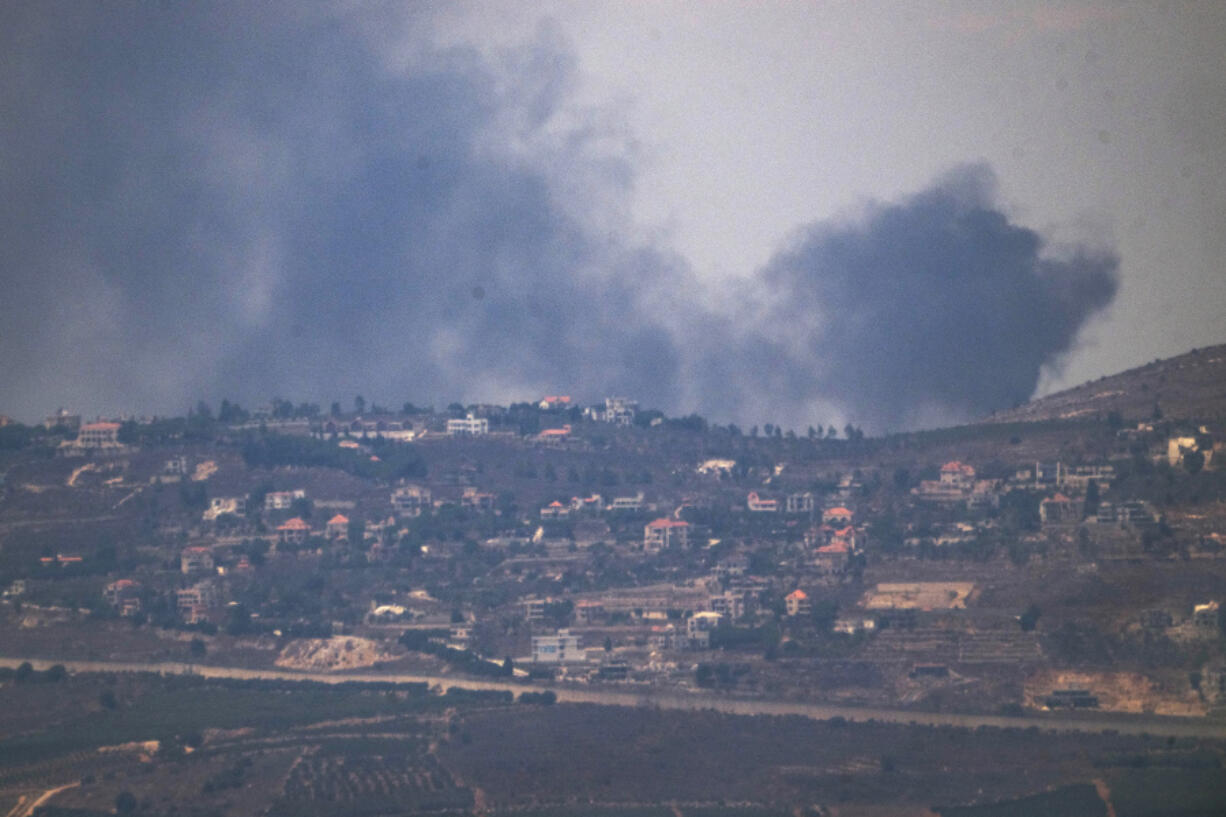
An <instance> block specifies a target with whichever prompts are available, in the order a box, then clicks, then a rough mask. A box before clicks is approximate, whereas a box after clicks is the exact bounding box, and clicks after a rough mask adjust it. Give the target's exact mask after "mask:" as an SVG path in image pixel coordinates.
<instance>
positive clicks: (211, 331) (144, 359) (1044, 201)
mask: <svg viewBox="0 0 1226 817" xmlns="http://www.w3.org/2000/svg"><path fill="white" fill-rule="evenodd" d="M531 7H532V9H533V10H532V11H531V12H529V11H528V10H527V8H528V4H523V3H460V4H438V5H437V7H436V8H431V7H428V6H425V5H422V4H407V5H400V4H369V3H355V2H344V3H337V4H335V5H333V6H326V5H323V4H317V5H310V4H308V5H307V6H306V10H304V8H303V7H302V4H285V5H284V6H279V5H278V4H257V5H255V6H252V5H251V4H238V3H235V4H215V5H210V4H190V7H187V6H185V5H181V4H176V3H160V4H154V3H150V4H145V5H141V6H137V5H133V4H125V5H119V4H115V5H107V6H106V7H102V4H99V5H98V7H89V6H86V5H83V4H77V3H54V2H31V3H20V2H19V3H10V4H7V5H6V6H5V7H4V8H3V9H0V102H3V106H4V110H5V111H6V112H7V113H6V115H5V117H4V120H3V121H2V122H0V194H2V196H3V204H2V205H0V207H2V208H3V209H0V242H2V243H0V274H2V275H3V276H4V284H5V294H4V297H3V304H0V321H3V329H2V331H0V356H2V358H0V359H3V361H4V363H3V370H2V371H0V401H2V402H3V405H0V411H2V412H6V413H9V414H13V415H15V416H18V417H21V418H23V419H34V418H37V417H39V416H41V415H42V414H44V413H46V412H49V411H51V410H53V409H55V408H56V407H57V406H59V405H64V406H67V407H69V408H72V409H76V410H80V411H83V412H85V413H87V414H94V413H113V412H137V413H149V412H163V413H164V412H181V411H183V410H184V409H185V408H186V407H187V406H189V405H191V404H192V403H194V401H195V400H196V399H197V398H200V397H203V398H205V399H208V400H210V401H213V402H216V401H218V400H220V398H221V397H223V396H229V397H231V398H232V399H240V400H242V401H244V402H253V401H262V400H266V399H268V398H269V397H271V396H273V395H274V394H277V395H280V396H284V397H289V398H291V399H295V400H304V399H309V400H315V401H324V402H329V401H331V400H332V399H343V400H345V401H346V402H348V401H350V400H351V399H352V396H353V395H354V394H356V393H362V394H364V395H365V396H366V397H367V399H368V400H369V399H374V400H377V401H379V402H381V403H384V404H389V405H393V406H398V405H399V404H400V403H401V402H403V401H405V400H413V401H415V402H431V401H434V402H439V401H442V402H450V401H451V400H453V399H459V400H464V401H502V402H506V401H510V400H516V399H532V398H537V397H539V396H540V393H541V392H549V393H552V392H555V391H564V392H565V391H571V392H575V393H576V396H578V397H580V398H581V399H585V400H594V399H598V398H599V397H602V396H603V395H604V394H605V393H613V392H618V391H627V392H632V394H631V396H634V397H638V398H639V399H640V400H642V401H643V402H644V403H647V404H650V405H659V406H660V407H662V408H665V409H667V410H669V411H689V410H698V411H702V412H703V413H708V414H710V415H712V416H714V417H716V418H718V419H724V420H728V419H733V420H736V421H738V422H741V423H743V424H746V425H748V424H751V423H755V422H762V421H768V420H772V419H774V420H775V421H782V422H786V423H789V424H798V425H802V424H804V423H806V422H813V423H816V422H832V421H837V422H839V423H840V424H842V422H845V421H852V422H857V423H861V424H864V425H865V426H866V427H868V428H870V429H872V430H875V431H884V430H891V429H896V428H901V427H908V426H915V425H932V424H934V423H944V422H957V421H961V420H966V419H971V418H973V417H975V416H980V415H982V414H983V413H985V412H986V411H990V410H991V409H992V408H1004V407H1006V405H1007V404H1009V403H1012V402H1016V401H1018V400H1022V399H1026V397H1028V396H1030V393H1032V392H1033V391H1035V390H1036V389H1037V390H1038V391H1039V392H1043V391H1046V390H1051V389H1054V388H1058V387H1062V386H1067V385H1075V384H1076V383H1079V382H1081V381H1083V380H1086V379H1090V378H1093V377H1098V376H1100V375H1103V374H1110V373H1113V372H1115V371H1118V370H1120V369H1123V368H1127V367H1129V366H1133V365H1137V364H1140V363H1143V362H1146V361H1148V360H1152V359H1154V358H1156V357H1163V356H1169V355H1173V354H1178V353H1181V352H1184V351H1187V350H1188V349H1190V348H1192V347H1195V346H1203V345H1209V344H1213V343H1220V342H1224V341H1226V320H1224V319H1223V315H1226V269H1224V267H1223V262H1222V259H1223V258H1226V6H1224V5H1223V4H1221V3H1213V2H1204V3H1181V2H1168V3H1161V4H1158V3H1106V2H1100V3H1095V2H1086V3H1078V2H1066V3H1065V2H1062V3H1055V2H1044V3H1025V2H1000V3H994V2H986V0H979V1H977V2H973V3H970V2H968V3H952V2H910V3H894V2H880V3H874V2H822V3H770V2H755V3H748V2H740V3H733V2H710V1H709V0H708V1H707V2H702V3H697V2H691V3H664V2H651V3H646V2H633V3H631V2H624V3H597V2H574V3H548V2H546V3H536V4H531ZM966 347H971V348H972V349H973V350H974V352H975V353H974V354H971V353H970V352H968V351H966ZM955 369H956V370H958V371H957V372H956V373H955V372H954V370H955Z"/></svg>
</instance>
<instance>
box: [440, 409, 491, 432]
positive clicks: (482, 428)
mask: <svg viewBox="0 0 1226 817" xmlns="http://www.w3.org/2000/svg"><path fill="white" fill-rule="evenodd" d="M447 433H448V434H450V435H451V436H453V437H480V436H483V435H485V434H489V433H490V421H489V420H488V419H486V418H485V417H477V416H475V415H474V414H472V413H471V412H470V413H469V415H468V416H467V417H464V418H458V417H453V418H452V419H450V420H448V421H447Z"/></svg>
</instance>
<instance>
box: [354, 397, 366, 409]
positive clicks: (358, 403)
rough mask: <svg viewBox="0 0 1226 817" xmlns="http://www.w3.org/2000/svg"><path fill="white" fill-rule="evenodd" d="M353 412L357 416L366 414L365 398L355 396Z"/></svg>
mask: <svg viewBox="0 0 1226 817" xmlns="http://www.w3.org/2000/svg"><path fill="white" fill-rule="evenodd" d="M353 410H354V411H356V412H357V413H358V414H365V413H366V398H365V397H363V396H362V395H360V394H359V395H357V396H356V397H354V398H353Z"/></svg>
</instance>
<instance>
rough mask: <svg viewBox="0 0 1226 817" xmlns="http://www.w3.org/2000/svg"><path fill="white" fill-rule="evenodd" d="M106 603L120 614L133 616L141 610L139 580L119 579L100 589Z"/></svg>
mask: <svg viewBox="0 0 1226 817" xmlns="http://www.w3.org/2000/svg"><path fill="white" fill-rule="evenodd" d="M102 597H103V598H104V599H106V602H107V604H109V605H111V606H112V607H114V608H115V609H116V610H117V611H119V615H121V616H134V615H136V614H137V613H139V612H140V611H141V601H140V582H138V581H134V580H132V579H119V580H117V581H113V582H111V583H110V584H108V585H107V586H106V587H104V588H103V589H102Z"/></svg>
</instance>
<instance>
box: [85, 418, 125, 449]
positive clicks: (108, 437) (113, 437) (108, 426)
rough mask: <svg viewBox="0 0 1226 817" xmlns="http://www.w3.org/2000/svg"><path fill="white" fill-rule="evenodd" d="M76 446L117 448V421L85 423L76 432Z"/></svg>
mask: <svg viewBox="0 0 1226 817" xmlns="http://www.w3.org/2000/svg"><path fill="white" fill-rule="evenodd" d="M75 445H76V447H77V448H118V447H119V423H86V424H85V425H83V426H81V430H80V431H79V432H77V441H76V443H75Z"/></svg>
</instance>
